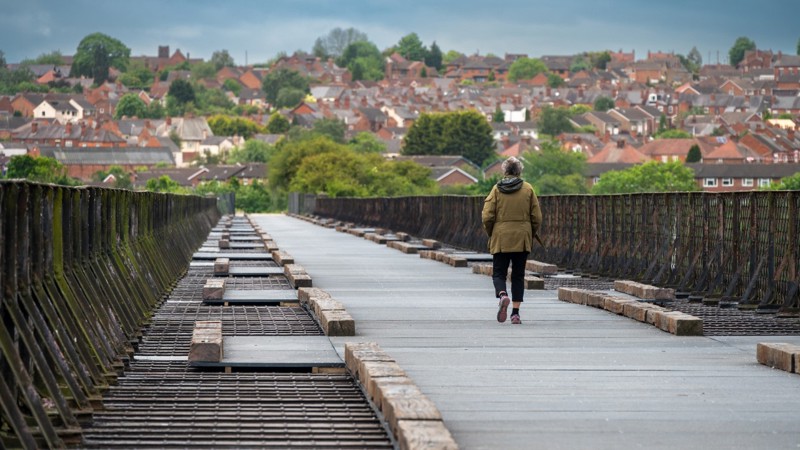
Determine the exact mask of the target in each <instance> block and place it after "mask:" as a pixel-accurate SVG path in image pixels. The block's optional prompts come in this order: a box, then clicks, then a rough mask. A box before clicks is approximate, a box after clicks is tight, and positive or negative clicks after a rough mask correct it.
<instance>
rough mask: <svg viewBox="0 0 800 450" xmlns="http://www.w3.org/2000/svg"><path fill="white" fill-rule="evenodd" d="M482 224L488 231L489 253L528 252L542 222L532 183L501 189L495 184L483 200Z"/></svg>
mask: <svg viewBox="0 0 800 450" xmlns="http://www.w3.org/2000/svg"><path fill="white" fill-rule="evenodd" d="M481 216H482V217H481V218H482V219H483V228H484V230H486V233H487V234H488V235H489V253H491V254H495V253H510V252H530V251H531V249H532V248H533V236H534V235H536V233H537V232H538V231H539V226H540V225H541V224H542V210H541V209H540V208H539V199H538V198H537V197H536V193H535V192H533V186H531V185H530V183H528V182H523V183H522V186H521V187H520V188H519V190H517V191H515V192H511V193H503V192H501V191H500V190H499V189H498V187H497V185H495V186H494V187H493V188H492V191H491V192H490V193H489V195H488V196H487V197H486V200H484V202H483V213H482V214H481Z"/></svg>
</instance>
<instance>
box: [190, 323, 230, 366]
mask: <svg viewBox="0 0 800 450" xmlns="http://www.w3.org/2000/svg"><path fill="white" fill-rule="evenodd" d="M222 356H223V343H222V321H219V320H207V321H198V322H195V324H194V331H193V332H192V342H191V344H190V346H189V362H190V363H193V362H211V363H218V362H220V361H222Z"/></svg>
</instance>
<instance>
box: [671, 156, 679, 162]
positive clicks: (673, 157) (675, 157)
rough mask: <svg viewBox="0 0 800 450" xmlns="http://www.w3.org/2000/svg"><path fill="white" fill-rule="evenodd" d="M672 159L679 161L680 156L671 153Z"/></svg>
mask: <svg viewBox="0 0 800 450" xmlns="http://www.w3.org/2000/svg"><path fill="white" fill-rule="evenodd" d="M672 160H673V161H680V158H678V155H672Z"/></svg>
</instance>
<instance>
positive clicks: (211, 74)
mask: <svg viewBox="0 0 800 450" xmlns="http://www.w3.org/2000/svg"><path fill="white" fill-rule="evenodd" d="M190 70H191V71H192V79H193V80H213V79H215V78H216V76H217V70H218V69H217V67H216V66H215V65H214V63H213V62H211V61H208V62H199V63H196V64H192V67H191V69H190Z"/></svg>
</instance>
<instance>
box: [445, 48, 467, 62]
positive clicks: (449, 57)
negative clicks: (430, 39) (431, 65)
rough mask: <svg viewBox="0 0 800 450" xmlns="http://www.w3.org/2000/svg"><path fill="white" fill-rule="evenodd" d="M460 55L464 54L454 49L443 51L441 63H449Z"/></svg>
mask: <svg viewBox="0 0 800 450" xmlns="http://www.w3.org/2000/svg"><path fill="white" fill-rule="evenodd" d="M462 56H464V55H463V54H462V53H460V52H457V51H455V50H448V51H447V53H445V54H444V56H442V64H444V65H447V64H450V63H451V62H453V61H455V60H457V59H458V58H461V57H462Z"/></svg>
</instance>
